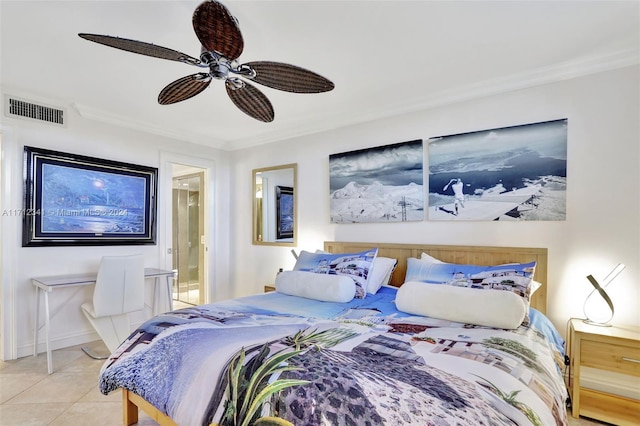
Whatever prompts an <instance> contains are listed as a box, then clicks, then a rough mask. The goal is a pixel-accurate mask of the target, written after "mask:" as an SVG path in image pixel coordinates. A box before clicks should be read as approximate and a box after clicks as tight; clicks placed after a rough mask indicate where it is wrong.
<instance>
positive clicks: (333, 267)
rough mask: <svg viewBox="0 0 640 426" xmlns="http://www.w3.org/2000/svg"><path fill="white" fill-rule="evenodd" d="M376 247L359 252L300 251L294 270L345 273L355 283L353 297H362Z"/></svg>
mask: <svg viewBox="0 0 640 426" xmlns="http://www.w3.org/2000/svg"><path fill="white" fill-rule="evenodd" d="M377 254H378V249H377V248H375V249H372V250H367V251H363V252H359V253H339V254H331V253H311V252H308V251H304V250H303V251H302V252H301V253H300V255H299V256H298V260H297V261H296V265H295V266H294V267H293V270H294V271H307V272H313V273H316V274H334V275H346V276H348V277H350V278H352V279H353V281H354V282H355V283H356V294H355V296H354V297H355V298H357V299H364V298H365V296H366V295H367V283H368V281H369V271H370V269H371V266H372V265H373V260H374V259H375V258H376V255H377Z"/></svg>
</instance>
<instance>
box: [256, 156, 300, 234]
mask: <svg viewBox="0 0 640 426" xmlns="http://www.w3.org/2000/svg"><path fill="white" fill-rule="evenodd" d="M297 176H298V165H297V164H296V163H292V164H283V165H281V166H273V167H265V168H261V169H254V170H253V172H252V177H253V191H252V192H251V194H252V197H253V199H252V205H253V226H252V239H253V244H257V245H272V246H295V245H296V236H297V233H298V218H297V210H298V209H297V200H296V198H297V197H296V195H295V194H296V185H297Z"/></svg>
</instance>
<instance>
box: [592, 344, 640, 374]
mask: <svg viewBox="0 0 640 426" xmlns="http://www.w3.org/2000/svg"><path fill="white" fill-rule="evenodd" d="M580 357H581V359H582V361H581V362H582V365H584V366H588V367H594V368H601V369H603V370H609V371H617V372H619V373H625V374H631V375H634V376H640V347H631V346H622V345H615V344H611V343H602V342H594V341H591V340H583V341H582V345H581V350H580Z"/></svg>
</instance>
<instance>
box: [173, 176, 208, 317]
mask: <svg viewBox="0 0 640 426" xmlns="http://www.w3.org/2000/svg"><path fill="white" fill-rule="evenodd" d="M194 169H195V170H197V171H195V172H193V171H192V172H190V173H187V174H184V175H178V176H175V175H172V181H173V183H174V184H175V181H176V180H178V181H179V180H180V179H193V178H197V179H198V181H199V187H198V224H197V226H198V242H197V244H198V246H202V249H199V250H198V302H197V303H196V305H201V304H203V303H204V292H205V290H204V287H205V281H204V257H205V253H206V251H205V250H204V247H205V244H204V243H203V241H202V240H201V238H202V237H204V236H205V235H204V222H205V219H206V216H205V213H204V207H205V203H204V195H203V194H204V191H206V189H207V185H206V183H205V181H204V179H205V177H204V170H203V169H199V168H197V169H196V168H194ZM203 189H204V191H203ZM175 191H180V189H179V188H178V189H176V188H175V187H174V188H173V198H174V199H173V200H172V202H175V201H176V200H175V197H176V192H175ZM178 196H179V195H178ZM187 198H188V195H187ZM172 205H173V204H172ZM173 206H174V205H173ZM179 207H180V206H179V205H178V211H179V210H180V209H179ZM174 211H175V210H174V209H172V210H171V213H172V214H173V212H174ZM172 219H173V218H172ZM180 223H181V222H180V218H178V221H177V222H174V221H173V220H172V222H171V226H172V227H175V226H176V225H177V226H178V231H179V230H180ZM189 226H191V222H190V220H189ZM175 231H176V229H172V233H175ZM172 241H174V240H173V238H172ZM172 254H173V256H174V257H175V255H176V247H175V246H174V247H173V253H172ZM181 262H182V260H181V257H180V248H178V274H177V276H176V277H177V283H176V284H177V285H176V289H177V293H178V297H177V300H178V301H181V302H184V300H180V263H181ZM187 263H188V262H187ZM173 265H174V264H173V263H172V266H173ZM186 273H187V275H189V271H186ZM190 279H191V277H190V276H189V278H187V280H188V283H187V286H190V284H191V281H190ZM188 291H190V290H188ZM186 303H192V302H191V301H189V302H186Z"/></svg>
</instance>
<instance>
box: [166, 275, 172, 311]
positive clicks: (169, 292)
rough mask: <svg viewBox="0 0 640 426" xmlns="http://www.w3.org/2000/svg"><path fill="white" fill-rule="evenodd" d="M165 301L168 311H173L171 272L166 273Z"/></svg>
mask: <svg viewBox="0 0 640 426" xmlns="http://www.w3.org/2000/svg"><path fill="white" fill-rule="evenodd" d="M167 303H168V304H169V311H173V274H171V275H167Z"/></svg>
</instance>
